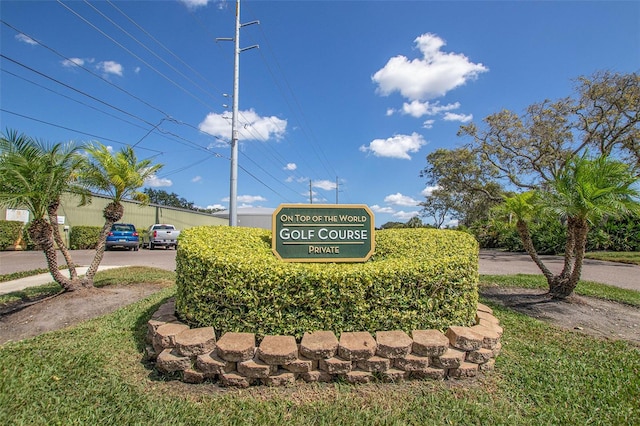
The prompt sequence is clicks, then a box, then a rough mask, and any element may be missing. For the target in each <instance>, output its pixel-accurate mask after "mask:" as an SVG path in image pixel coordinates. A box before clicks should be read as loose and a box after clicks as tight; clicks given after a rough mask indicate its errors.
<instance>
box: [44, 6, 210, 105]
mask: <svg viewBox="0 0 640 426" xmlns="http://www.w3.org/2000/svg"><path fill="white" fill-rule="evenodd" d="M56 1H57V2H58V3H59V4H60V5H62V6H63V7H64V8H65V9H67V10H68V11H70V12H71V13H73V14H74V15H75V16H77V17H78V18H80V19H81V20H82V21H83V22H85V23H86V24H87V25H89V26H90V27H91V28H93V29H94V30H96V31H97V32H99V33H100V34H102V35H103V36H105V37H106V38H108V39H109V40H111V41H112V42H113V43H115V44H116V45H117V46H119V47H120V48H122V49H123V50H124V51H125V52H127V53H129V54H130V55H131V56H133V57H134V58H136V59H137V60H139V61H140V62H142V63H143V64H145V65H146V66H148V67H149V68H151V69H152V70H153V71H155V72H156V73H157V74H158V75H160V76H161V77H163V78H164V79H165V80H167V81H168V82H170V83H171V84H173V85H174V86H176V87H177V88H178V89H180V90H182V91H183V92H184V93H186V94H187V95H189V96H191V97H192V98H194V99H195V100H197V101H198V102H200V103H201V104H202V105H204V106H206V107H207V108H211V109H213V108H212V107H211V106H210V105H209V104H207V103H206V102H204V101H203V100H202V99H200V98H199V97H197V96H196V95H194V94H193V93H191V92H190V91H188V90H187V89H185V88H184V87H182V86H181V85H180V84H178V83H176V82H175V81H173V80H172V79H171V78H169V77H167V76H166V75H164V74H163V73H162V72H160V71H158V70H157V69H156V68H155V67H154V66H153V65H151V64H149V63H148V62H147V61H145V60H144V59H142V58H141V57H140V56H138V55H136V54H135V53H133V52H132V51H131V50H129V49H128V48H126V47H125V46H123V45H122V44H121V43H120V42H118V41H117V40H115V39H114V38H113V37H111V36H110V35H108V34H107V33H105V32H104V31H102V30H101V29H100V28H98V27H96V26H95V25H94V24H93V23H91V22H89V20H87V19H86V18H84V17H83V16H82V15H80V14H79V13H77V12H76V11H75V10H73V9H71V8H70V7H69V6H67V5H66V4H64V3H63V2H62V1H61V0H56Z"/></svg>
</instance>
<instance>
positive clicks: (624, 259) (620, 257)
mask: <svg viewBox="0 0 640 426" xmlns="http://www.w3.org/2000/svg"><path fill="white" fill-rule="evenodd" d="M585 257H586V258H587V259H596V260H607V261H609V262H621V263H631V264H633V265H640V251H628V252H614V251H592V252H589V253H586V254H585Z"/></svg>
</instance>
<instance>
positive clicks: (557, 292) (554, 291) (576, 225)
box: [549, 218, 589, 299]
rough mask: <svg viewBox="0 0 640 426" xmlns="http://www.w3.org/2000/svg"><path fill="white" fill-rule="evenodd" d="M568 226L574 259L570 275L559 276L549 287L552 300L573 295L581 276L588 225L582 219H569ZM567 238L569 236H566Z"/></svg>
mask: <svg viewBox="0 0 640 426" xmlns="http://www.w3.org/2000/svg"><path fill="white" fill-rule="evenodd" d="M569 223H570V224H571V225H570V226H569V225H567V227H568V229H569V230H570V232H571V233H572V234H573V235H572V238H573V240H574V250H575V259H574V264H573V270H572V271H571V274H568V276H566V277H562V276H559V277H558V279H557V280H555V281H554V282H553V283H550V285H549V294H550V295H551V296H552V297H553V298H554V299H566V298H567V297H569V296H571V295H572V294H573V291H574V290H575V288H576V287H577V286H578V282H580V276H581V275H582V264H583V261H584V253H585V250H586V245H587V234H588V233H589V223H588V222H587V221H586V219H583V218H569ZM567 238H569V235H567Z"/></svg>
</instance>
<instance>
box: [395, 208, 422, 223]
mask: <svg viewBox="0 0 640 426" xmlns="http://www.w3.org/2000/svg"><path fill="white" fill-rule="evenodd" d="M419 214H420V212H418V211H412V212H405V211H402V210H400V211H399V212H395V213H394V214H393V217H395V218H397V219H400V220H404V221H406V220H409V219H411V218H413V217H416V216H418V215H419Z"/></svg>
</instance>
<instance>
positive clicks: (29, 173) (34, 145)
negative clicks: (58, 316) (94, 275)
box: [0, 131, 87, 291]
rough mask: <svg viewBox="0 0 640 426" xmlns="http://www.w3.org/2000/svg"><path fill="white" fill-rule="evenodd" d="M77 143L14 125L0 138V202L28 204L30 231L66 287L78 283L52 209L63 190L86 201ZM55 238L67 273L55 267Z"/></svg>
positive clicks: (8, 204)
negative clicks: (49, 140) (45, 138)
mask: <svg viewBox="0 0 640 426" xmlns="http://www.w3.org/2000/svg"><path fill="white" fill-rule="evenodd" d="M79 149H80V147H78V146H76V145H74V144H72V143H67V144H60V143H57V144H53V145H49V144H46V143H44V142H41V141H37V140H34V139H32V138H30V137H28V136H26V135H24V134H18V133H17V132H15V131H7V134H6V135H5V134H3V135H2V137H1V138H0V204H2V205H4V206H7V207H10V208H25V207H26V208H27V209H28V210H29V212H30V213H31V215H32V217H33V219H32V220H31V223H30V224H29V227H28V232H29V236H30V237H31V239H32V240H33V241H34V243H36V244H37V245H38V246H39V247H41V248H42V250H43V251H44V253H45V257H46V260H47V265H48V267H49V271H50V272H51V275H52V276H53V278H54V279H55V281H56V282H58V283H59V284H60V285H61V286H62V288H63V289H64V290H65V291H72V290H76V289H78V288H79V287H80V283H79V281H78V275H77V273H76V270H75V264H74V262H73V260H72V259H71V256H70V254H69V251H68V249H67V247H66V245H65V244H64V240H63V239H62V237H61V235H60V232H59V229H58V226H57V224H58V218H57V217H58V213H57V212H58V207H59V205H60V196H61V195H62V193H63V192H68V191H70V192H74V193H77V194H80V195H81V196H82V202H81V204H82V203H85V202H86V201H87V198H86V195H87V194H86V192H85V191H84V190H83V189H82V187H80V186H79V185H78V184H77V176H78V170H79V169H80V168H81V167H82V164H83V163H84V161H85V159H84V158H83V157H82V156H80V155H79ZM56 244H57V246H58V248H59V249H60V250H61V252H62V254H63V256H64V258H65V261H66V263H67V266H68V267H69V273H70V277H69V278H67V277H65V276H64V275H63V274H62V273H61V272H60V270H59V269H58V261H57V252H56Z"/></svg>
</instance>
